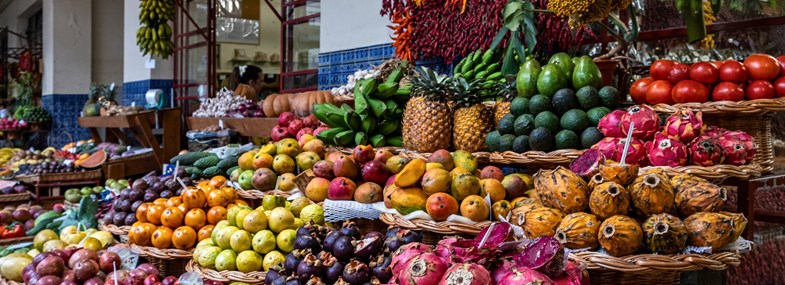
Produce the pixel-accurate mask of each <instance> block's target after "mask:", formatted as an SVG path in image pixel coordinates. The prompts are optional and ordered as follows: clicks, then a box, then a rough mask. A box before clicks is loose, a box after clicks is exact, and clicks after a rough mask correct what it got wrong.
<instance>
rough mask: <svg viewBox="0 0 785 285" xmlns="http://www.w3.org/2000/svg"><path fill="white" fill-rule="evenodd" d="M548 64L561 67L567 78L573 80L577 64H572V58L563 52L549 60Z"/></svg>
mask: <svg viewBox="0 0 785 285" xmlns="http://www.w3.org/2000/svg"><path fill="white" fill-rule="evenodd" d="M548 64H553V65H556V66H558V67H559V69H561V71H562V72H564V74H565V75H567V78H572V71H573V69H575V63H573V62H572V58H571V57H570V56H569V55H568V54H566V53H563V52H560V53H557V54H554V55H552V56H551V58H550V59H549V60H548Z"/></svg>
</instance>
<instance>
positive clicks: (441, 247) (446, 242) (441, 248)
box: [433, 237, 458, 262]
mask: <svg viewBox="0 0 785 285" xmlns="http://www.w3.org/2000/svg"><path fill="white" fill-rule="evenodd" d="M456 241H458V239H457V238H454V237H448V238H444V239H442V240H440V241H439V243H437V244H436V249H434V250H433V253H435V254H436V255H438V256H440V257H441V258H444V260H447V261H449V262H452V255H453V254H452V252H453V247H452V245H453V244H454V243H455V242H456Z"/></svg>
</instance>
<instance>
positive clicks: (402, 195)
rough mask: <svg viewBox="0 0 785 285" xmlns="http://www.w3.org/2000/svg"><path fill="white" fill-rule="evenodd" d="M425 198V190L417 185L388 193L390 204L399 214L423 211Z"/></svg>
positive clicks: (426, 198) (426, 197) (426, 196)
mask: <svg viewBox="0 0 785 285" xmlns="http://www.w3.org/2000/svg"><path fill="white" fill-rule="evenodd" d="M423 164H424V163H423ZM427 200H428V195H426V194H425V191H423V190H422V189H420V188H417V187H409V188H400V189H396V190H395V191H393V192H392V194H390V204H392V206H393V208H395V210H397V211H398V213H401V215H408V214H410V213H412V212H414V211H425V204H426V201H427Z"/></svg>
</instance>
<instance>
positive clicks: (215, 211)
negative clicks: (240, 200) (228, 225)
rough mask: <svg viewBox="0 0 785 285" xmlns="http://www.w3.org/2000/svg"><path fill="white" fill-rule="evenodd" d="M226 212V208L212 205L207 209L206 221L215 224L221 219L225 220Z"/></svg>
mask: <svg viewBox="0 0 785 285" xmlns="http://www.w3.org/2000/svg"><path fill="white" fill-rule="evenodd" d="M226 213H227V210H226V208H224V207H221V206H215V207H212V208H210V210H209V211H207V222H208V223H210V224H212V225H216V224H218V222H220V221H221V220H226Z"/></svg>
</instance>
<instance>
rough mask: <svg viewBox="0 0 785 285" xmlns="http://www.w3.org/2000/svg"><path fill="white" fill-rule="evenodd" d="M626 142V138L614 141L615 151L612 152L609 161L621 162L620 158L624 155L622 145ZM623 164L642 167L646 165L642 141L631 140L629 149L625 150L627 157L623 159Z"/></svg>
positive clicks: (644, 147)
mask: <svg viewBox="0 0 785 285" xmlns="http://www.w3.org/2000/svg"><path fill="white" fill-rule="evenodd" d="M626 142H627V139H626V138H620V139H618V140H617V141H616V150H615V151H614V152H613V156H611V159H612V160H614V161H621V156H622V154H623V153H624V144H625V143H626ZM624 162H625V163H628V164H635V165H642V164H645V163H646V145H645V144H644V143H643V140H640V139H637V138H634V137H633V138H632V141H631V142H630V147H629V148H628V149H627V157H626V158H625V159H624Z"/></svg>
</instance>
